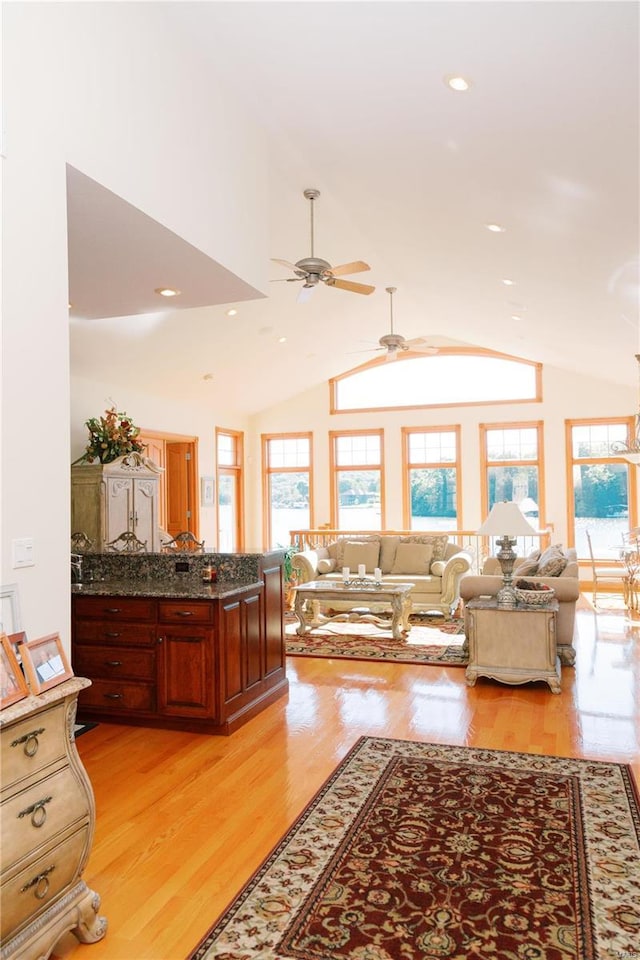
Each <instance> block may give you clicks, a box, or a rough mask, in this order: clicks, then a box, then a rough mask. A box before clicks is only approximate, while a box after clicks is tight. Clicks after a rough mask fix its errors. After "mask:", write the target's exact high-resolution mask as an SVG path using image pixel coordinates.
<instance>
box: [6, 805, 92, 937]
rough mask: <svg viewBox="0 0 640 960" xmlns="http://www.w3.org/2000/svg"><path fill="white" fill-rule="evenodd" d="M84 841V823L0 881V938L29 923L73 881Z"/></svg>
mask: <svg viewBox="0 0 640 960" xmlns="http://www.w3.org/2000/svg"><path fill="white" fill-rule="evenodd" d="M88 844H89V826H88V824H87V825H86V826H84V827H83V828H82V829H81V830H78V831H76V832H75V833H73V834H72V835H71V836H69V837H67V838H66V839H65V840H63V842H62V843H60V844H58V845H57V846H56V845H53V846H52V848H51V849H50V850H49V851H48V852H47V853H44V854H42V855H41V856H39V857H37V858H36V859H35V860H33V861H32V862H31V863H29V864H28V865H27V866H25V867H24V869H22V870H20V871H19V872H18V873H16V874H14V876H12V877H10V878H9V879H7V880H5V881H4V882H3V884H2V890H1V892H0V915H1V917H2V924H1V930H0V937H1V938H2V940H4V939H5V937H6V936H7V935H8V934H12V935H13V934H15V933H17V931H18V929H19V927H20V926H21V925H22V924H24V923H26V922H27V921H29V922H30V923H31V922H32V921H33V920H34V919H35V918H36V917H37V915H38V914H39V913H41V912H42V911H43V910H46V908H47V907H48V906H49V905H50V904H51V903H52V902H53V900H55V898H56V897H57V896H58V895H59V894H60V893H61V892H63V891H64V889H65V887H67V886H69V885H70V884H71V883H72V882H73V881H74V880H75V878H76V876H77V875H78V872H79V870H78V868H79V866H80V864H81V863H82V862H83V859H84V857H85V855H86V852H87V847H88Z"/></svg>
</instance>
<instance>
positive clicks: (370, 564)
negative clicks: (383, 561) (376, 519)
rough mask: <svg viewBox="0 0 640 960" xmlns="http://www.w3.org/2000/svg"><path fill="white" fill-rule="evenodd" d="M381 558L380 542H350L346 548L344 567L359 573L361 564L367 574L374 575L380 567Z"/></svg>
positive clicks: (343, 560)
mask: <svg viewBox="0 0 640 960" xmlns="http://www.w3.org/2000/svg"><path fill="white" fill-rule="evenodd" d="M379 556H380V541H379V540H372V541H371V542H370V543H357V542H355V541H353V542H352V541H350V540H348V541H347V543H346V544H345V547H344V556H343V559H342V566H343V567H349V570H355V571H356V572H357V570H358V567H359V566H360V564H361V563H364V568H365V570H366V571H367V573H373V571H374V570H375V568H376V567H377V566H378V557H379Z"/></svg>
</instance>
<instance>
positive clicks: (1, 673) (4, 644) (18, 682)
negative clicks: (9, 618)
mask: <svg viewBox="0 0 640 960" xmlns="http://www.w3.org/2000/svg"><path fill="white" fill-rule="evenodd" d="M28 696H29V687H28V686H27V681H26V680H25V678H24V674H23V673H22V669H21V667H20V664H19V663H18V658H17V657H16V655H15V652H14V649H13V644H12V642H11V640H10V639H9V637H8V636H7V634H6V633H2V634H0V710H4V708H5V707H9V706H11V704H12V703H17V702H18V700H24V698H25V697H28Z"/></svg>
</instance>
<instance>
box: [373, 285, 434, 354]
mask: <svg viewBox="0 0 640 960" xmlns="http://www.w3.org/2000/svg"><path fill="white" fill-rule="evenodd" d="M396 289H397V288H396V287H385V290H386V291H387V293H388V294H389V319H390V332H389V333H385V334H384V336H382V337H380V339H379V340H378V343H379V344H380V346H379V347H376V348H375V350H374V351H372V352H373V353H378V352H379V351H381V350H385V351H386V356H385V360H397V359H398V354H399V353H401V352H403V351H405V350H411V351H412V352H413V353H426V354H429V355H433V354H434V353H438V348H437V347H432V346H430V345H429V344H428V343H427V341H426V340H425V338H424V337H415V338H414V339H413V340H405V338H404V337H402V336H401V335H400V334H399V333H394V332H393V295H394V293H395V292H396Z"/></svg>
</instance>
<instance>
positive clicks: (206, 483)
mask: <svg viewBox="0 0 640 960" xmlns="http://www.w3.org/2000/svg"><path fill="white" fill-rule="evenodd" d="M200 503H201V505H202V506H203V507H212V506H213V505H214V503H215V480H214V478H213V477H200Z"/></svg>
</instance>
